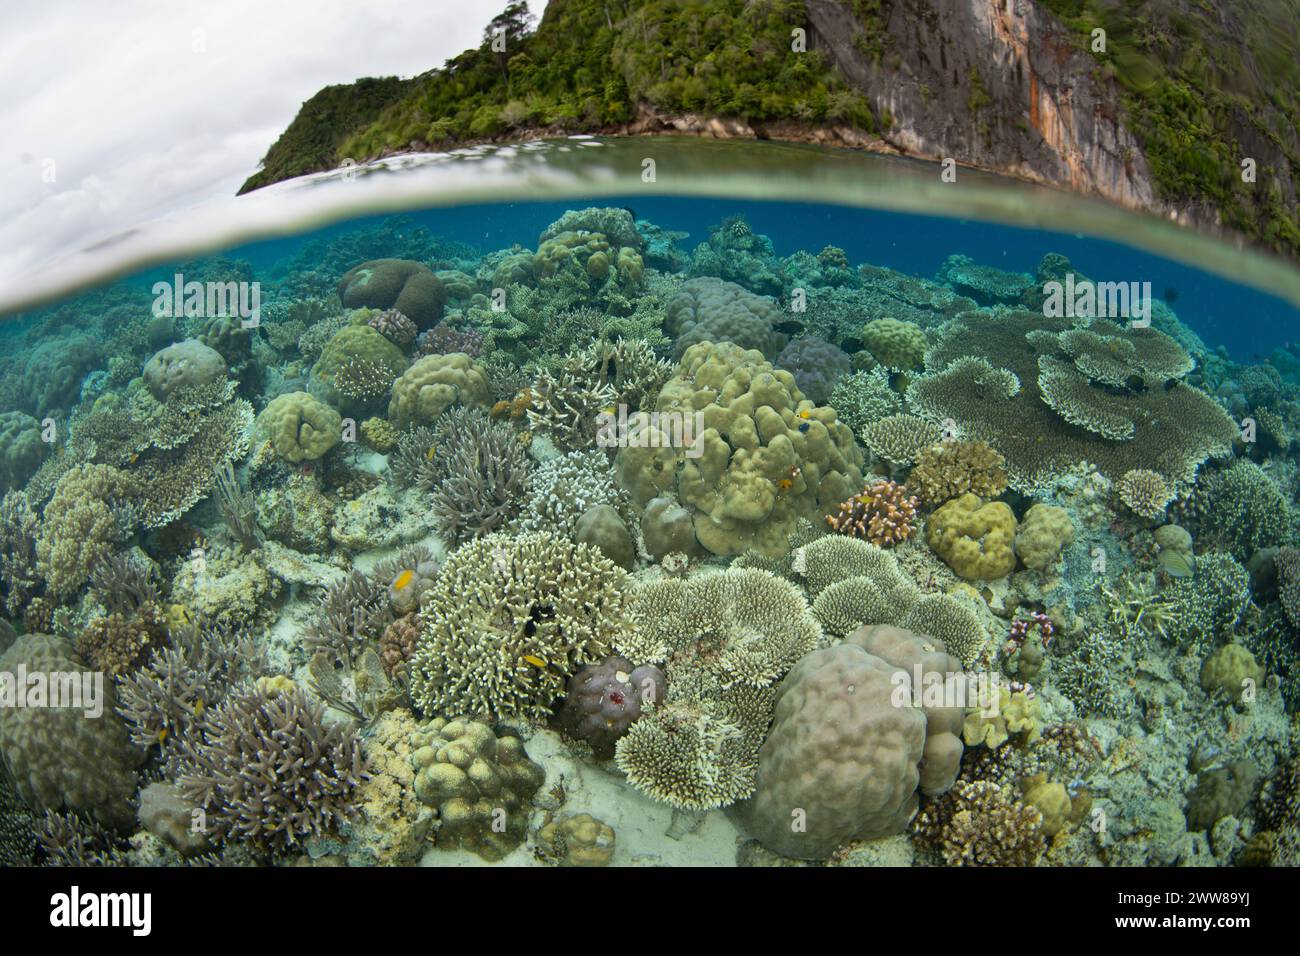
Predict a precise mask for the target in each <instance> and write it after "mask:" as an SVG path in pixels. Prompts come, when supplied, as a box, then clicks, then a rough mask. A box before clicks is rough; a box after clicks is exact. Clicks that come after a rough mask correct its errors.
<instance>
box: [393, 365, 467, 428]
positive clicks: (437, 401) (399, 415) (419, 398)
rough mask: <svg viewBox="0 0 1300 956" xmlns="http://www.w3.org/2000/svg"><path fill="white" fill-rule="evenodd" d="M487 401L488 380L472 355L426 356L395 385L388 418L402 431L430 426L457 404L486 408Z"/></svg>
mask: <svg viewBox="0 0 1300 956" xmlns="http://www.w3.org/2000/svg"><path fill="white" fill-rule="evenodd" d="M487 397H488V383H487V376H486V375H485V374H484V372H483V368H482V366H480V365H478V364H477V363H476V362H475V361H474V360H473V359H471V358H470V357H469V356H468V355H466V354H464V353H463V352H452V353H451V354H450V355H426V356H425V357H424V358H422V359H420V360H418V361H417V362H415V363H414V364H413V365H411V367H410V368H409V369H407V370H406V371H405V372H404V373H403V374H402V376H401V377H400V378H399V379H397V381H395V382H393V397H392V399H391V400H390V401H389V403H388V418H389V420H390V421H392V422H393V424H394V425H397V426H398V427H399V428H405V427H408V426H410V425H419V424H425V425H427V424H429V423H431V422H433V421H434V420H435V419H436V418H437V417H438V416H439V415H441V414H442V413H443V412H444V411H446V410H447V409H448V408H450V407H451V406H452V405H454V404H461V405H485V404H487Z"/></svg>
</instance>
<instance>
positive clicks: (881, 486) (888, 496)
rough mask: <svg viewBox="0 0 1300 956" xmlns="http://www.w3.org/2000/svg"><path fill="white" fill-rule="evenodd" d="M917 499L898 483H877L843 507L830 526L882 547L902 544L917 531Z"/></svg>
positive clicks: (829, 518)
mask: <svg viewBox="0 0 1300 956" xmlns="http://www.w3.org/2000/svg"><path fill="white" fill-rule="evenodd" d="M916 504H917V501H916V498H915V496H912V495H909V494H908V493H907V489H906V488H904V487H903V486H902V485H900V484H898V482H895V481H886V480H883V479H882V480H880V481H873V482H872V483H871V484H869V485H867V487H866V488H864V489H863V490H862V492H861V494H856V495H854V496H853V497H852V498H850V499H848V500H847V501H845V502H843V503H842V504H841V505H840V509H839V513H838V514H834V515H828V516H827V518H826V523H827V524H829V525H830V526H831V527H832V528H834V529H835V530H836V531H838V532H840V533H841V534H847V535H850V536H851V537H854V538H866V539H867V540H868V541H870V542H871V543H872V544H874V545H876V547H879V548H891V547H893V546H894V545H896V544H902V543H903V542H904V541H906V540H907V539H908V538H910V537H911V536H912V533H913V532H914V531H915V530H916Z"/></svg>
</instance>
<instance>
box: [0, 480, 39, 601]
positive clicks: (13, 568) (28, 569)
mask: <svg viewBox="0 0 1300 956" xmlns="http://www.w3.org/2000/svg"><path fill="white" fill-rule="evenodd" d="M38 527H39V525H38V522H37V519H36V513H35V512H34V511H32V506H31V504H30V503H29V502H28V500H27V495H26V494H24V493H23V492H21V491H9V492H6V493H5V496H4V499H3V500H2V501H0V594H2V595H3V596H4V606H5V610H6V611H7V612H8V613H9V614H11V615H14V614H17V613H18V612H19V611H20V610H21V609H22V608H23V607H24V606H26V605H27V603H28V601H29V600H30V599H31V598H32V597H33V596H34V595H35V593H36V591H37V589H38V587H39V584H40V580H41V575H40V573H39V571H38V570H37V559H36V535H37V530H38Z"/></svg>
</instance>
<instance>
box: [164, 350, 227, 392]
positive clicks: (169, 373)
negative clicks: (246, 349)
mask: <svg viewBox="0 0 1300 956" xmlns="http://www.w3.org/2000/svg"><path fill="white" fill-rule="evenodd" d="M225 377H226V360H225V359H223V358H222V357H221V353H220V352H218V351H217V350H216V349H212V348H209V347H208V346H206V345H204V344H203V343H202V342H200V341H199V340H198V339H186V340H185V341H184V342H177V343H176V344H175V345H169V346H167V347H166V348H165V349H162V350H161V351H159V352H156V353H154V356H153V357H152V358H151V359H149V361H147V362H145V363H144V381H145V384H146V385H148V386H149V391H150V392H151V393H152V394H153V397H154V398H156V399H158V401H160V402H161V401H163V400H164V399H166V398H167V396H169V395H171V394H172V393H173V392H175V391H177V390H179V389H184V388H196V387H199V386H203V385H208V384H210V383H212V382H215V381H218V380H220V379H223V378H225Z"/></svg>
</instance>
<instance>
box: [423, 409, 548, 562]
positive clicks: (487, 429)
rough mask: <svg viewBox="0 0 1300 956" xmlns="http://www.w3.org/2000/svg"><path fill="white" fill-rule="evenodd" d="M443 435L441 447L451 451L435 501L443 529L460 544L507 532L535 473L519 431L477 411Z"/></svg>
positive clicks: (469, 412) (452, 424) (468, 412)
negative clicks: (472, 539) (471, 539)
mask: <svg viewBox="0 0 1300 956" xmlns="http://www.w3.org/2000/svg"><path fill="white" fill-rule="evenodd" d="M456 411H457V410H456V409H453V410H451V411H449V412H447V413H445V414H444V416H443V418H444V419H446V418H449V417H450V416H452V415H453V414H454V413H455V412H456ZM440 431H441V434H440V435H439V436H438V438H437V439H435V441H436V444H437V446H441V447H443V448H447V449H449V451H448V452H447V453H446V454H444V455H443V456H442V457H441V463H442V469H443V472H444V474H443V477H442V479H441V480H440V481H439V482H438V484H437V485H435V486H434V488H433V494H432V496H431V498H432V513H433V515H434V517H436V518H437V519H438V527H439V529H440V530H441V532H442V533H443V535H445V536H446V538H447V540H448V541H450V542H452V543H453V544H459V543H461V542H463V541H465V540H467V539H469V538H477V537H481V536H482V535H485V534H489V533H491V532H492V531H496V530H499V529H501V528H503V527H504V526H505V525H506V523H507V522H509V521H510V520H511V519H513V518H514V517H515V515H516V513H517V512H518V510H519V506H520V504H521V501H522V499H523V495H524V491H525V489H526V487H527V484H528V480H529V476H530V475H531V473H532V461H531V460H530V459H529V457H528V455H527V453H526V452H525V451H524V448H523V446H522V445H521V444H520V443H519V441H518V439H517V437H516V434H515V431H514V429H512V428H511V427H510V426H509V425H503V424H500V423H498V422H493V421H491V420H489V419H488V417H487V413H486V412H484V411H483V410H482V409H479V408H473V409H466V410H464V414H462V415H459V416H456V417H455V418H454V419H453V420H452V421H449V422H448V423H447V425H446V427H445V428H443V429H441V430H440Z"/></svg>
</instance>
